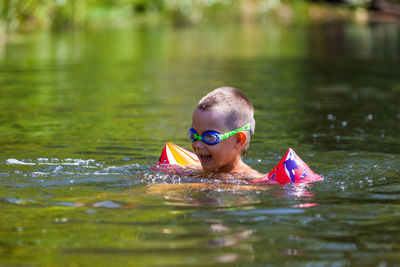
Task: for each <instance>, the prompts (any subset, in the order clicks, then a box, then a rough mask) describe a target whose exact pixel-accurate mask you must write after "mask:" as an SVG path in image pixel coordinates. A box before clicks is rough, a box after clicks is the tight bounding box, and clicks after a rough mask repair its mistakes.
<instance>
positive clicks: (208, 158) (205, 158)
mask: <svg viewBox="0 0 400 267" xmlns="http://www.w3.org/2000/svg"><path fill="white" fill-rule="evenodd" d="M199 158H200V160H201V162H204V163H207V162H209V161H211V158H212V156H211V155H210V154H205V155H200V157H199Z"/></svg>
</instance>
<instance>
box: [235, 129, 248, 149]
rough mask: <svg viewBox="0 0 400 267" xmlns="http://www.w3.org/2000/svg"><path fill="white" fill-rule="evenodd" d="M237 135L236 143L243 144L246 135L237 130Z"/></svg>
mask: <svg viewBox="0 0 400 267" xmlns="http://www.w3.org/2000/svg"><path fill="white" fill-rule="evenodd" d="M237 136H238V137H237V142H238V144H240V145H241V146H244V145H245V144H246V141H247V135H246V134H245V133H244V132H238V133H237Z"/></svg>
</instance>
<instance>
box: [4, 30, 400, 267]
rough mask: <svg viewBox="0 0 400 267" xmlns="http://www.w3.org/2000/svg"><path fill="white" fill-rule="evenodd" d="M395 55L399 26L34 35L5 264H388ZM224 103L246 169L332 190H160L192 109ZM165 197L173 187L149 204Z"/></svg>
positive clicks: (7, 190)
mask: <svg viewBox="0 0 400 267" xmlns="http://www.w3.org/2000/svg"><path fill="white" fill-rule="evenodd" d="M332 32H333V33H332ZM331 33H332V34H331ZM398 37H399V25H397V24H384V25H371V26H368V25H352V24H328V25H323V24H320V25H310V26H304V25H303V26H291V27H282V26H276V25H273V24H268V25H264V26H249V25H244V26H242V27H240V28H235V27H225V28H223V27H209V28H183V29H179V30H176V29H168V28H149V27H143V28H138V29H134V30H112V31H111V30H110V31H102V32H90V31H88V32H75V33H59V34H48V33H47V34H45V33H43V34H32V35H27V36H26V37H24V38H26V39H22V40H20V41H19V42H15V43H8V44H6V45H5V47H4V49H3V50H2V51H4V52H3V53H2V54H1V61H0V95H1V97H0V114H1V115H0V147H1V150H0V160H1V162H0V164H1V171H0V178H1V183H2V185H1V187H0V193H1V194H0V195H1V202H0V208H1V209H2V211H3V212H2V215H3V216H1V219H0V220H1V226H2V230H0V235H1V236H2V237H3V238H2V241H1V244H0V255H1V261H2V262H4V263H11V264H12V263H37V264H50V265H51V264H54V263H55V264H60V265H63V264H65V265H72V264H75V263H76V264H92V263H95V264H120V265H125V264H126V263H131V264H138V265H175V264H183V265H185V264H201V263H204V264H216V263H227V264H229V263H236V264H239V265H240V264H243V265H245V264H248V263H257V262H271V263H275V264H284V263H288V264H290V263H292V262H300V263H302V264H307V263H309V262H318V263H321V264H333V263H339V264H343V265H346V264H351V263H352V262H353V261H360V262H361V263H362V262H364V261H368V264H374V263H376V264H378V263H379V262H382V261H386V262H388V263H391V262H396V261H398V260H399V258H398V255H397V254H396V252H397V249H398V246H397V245H396V244H397V240H398V227H397V226H396V225H395V224H394V222H396V221H397V220H398V213H397V212H396V209H397V208H398V205H397V204H396V201H398V197H397V195H398V193H399V185H398V177H399V172H398V164H399V157H398V151H399V144H400V141H399V132H400V131H399V130H400V129H399V127H400V124H399V120H400V109H399V107H398V103H399V100H400V95H399V92H400V91H399V88H400V87H399V86H400V80H399V76H398V70H397V66H398V65H399V52H400V51H399V46H398V40H399V38H398ZM221 85H232V86H235V87H238V88H239V89H242V90H243V91H244V92H245V94H246V95H248V96H249V98H250V99H251V100H252V102H253V104H254V106H255V109H256V121H257V127H256V135H255V137H254V138H253V139H252V146H251V150H250V154H249V156H248V157H247V158H246V161H248V162H249V164H250V165H252V166H254V167H255V168H256V169H258V170H260V171H264V172H266V171H269V170H270V169H271V168H272V167H273V166H274V165H275V164H276V162H277V161H278V160H279V159H280V157H281V156H282V155H283V154H284V152H285V151H286V149H287V148H288V147H293V148H294V149H295V150H296V152H297V153H298V154H299V155H300V156H301V157H302V158H303V159H304V160H305V161H306V162H308V163H309V165H310V166H311V167H312V168H313V169H314V170H315V171H316V172H318V173H320V174H322V175H323V176H324V177H325V181H324V182H321V183H317V184H315V185H313V186H312V187H310V188H291V187H289V188H267V189H266V190H264V189H265V188H264V189H263V190H262V189H260V188H251V189H242V190H238V189H230V190H223V189H221V188H218V187H215V188H203V189H202V190H200V189H198V188H196V187H193V188H191V187H188V188H184V189H182V188H180V187H179V186H174V185H171V183H172V182H173V181H171V180H173V179H170V180H163V179H161V178H160V177H158V176H157V175H155V174H154V173H152V172H151V170H150V167H149V165H151V164H154V163H155V162H156V160H157V157H158V156H159V153H160V151H161V148H162V147H163V145H164V143H165V142H167V141H173V142H175V143H177V144H178V145H181V146H184V147H187V148H188V147H190V143H189V142H188V140H187V138H186V131H187V129H188V128H189V126H190V123H191V114H192V110H193V107H194V105H195V103H196V102H197V101H198V99H199V98H200V97H201V96H203V95H204V94H205V93H206V92H208V91H210V90H211V89H213V88H216V87H219V86H221ZM41 158H46V160H43V159H41ZM8 159H17V160H24V161H23V162H25V163H26V164H31V165H13V164H10V163H9V161H7V160H8ZM68 159H72V161H69V160H68ZM81 159H82V160H88V159H93V162H89V163H88V162H86V163H77V161H78V160H81ZM74 160H75V161H74ZM71 162H72V163H77V164H76V165H73V164H72V165H66V164H65V163H71ZM42 163H46V164H48V165H46V164H42ZM154 177H155V178H154ZM153 178H154V179H155V182H154V181H153ZM157 179H158V180H157ZM158 182H160V183H167V184H168V185H171V187H169V188H168V187H167V189H166V190H165V191H160V192H157V193H154V192H153V193H152V191H151V186H152V185H154V183H158ZM351 203H353V204H352V205H350V204H351ZM309 204H319V205H318V206H307V205H309ZM307 207H310V208H307ZM373 209H376V213H375V214H374V216H372V215H371V216H364V217H363V216H361V215H360V214H363V213H366V214H367V213H368V212H370V211H371V210H373ZM359 224H361V227H354V225H359ZM378 228H379V230H377V229H378ZM327 229H330V231H327ZM382 251H383V252H382ZM366 254H368V256H367V257H364V256H365V255H366ZM154 255H157V256H158V258H156V257H155V256H154Z"/></svg>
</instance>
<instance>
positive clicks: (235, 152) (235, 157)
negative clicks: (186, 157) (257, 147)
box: [192, 109, 242, 172]
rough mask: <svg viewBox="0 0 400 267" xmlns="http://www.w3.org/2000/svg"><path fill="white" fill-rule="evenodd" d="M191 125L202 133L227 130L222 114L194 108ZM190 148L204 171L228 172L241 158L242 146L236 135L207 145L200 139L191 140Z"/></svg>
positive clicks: (224, 131)
mask: <svg viewBox="0 0 400 267" xmlns="http://www.w3.org/2000/svg"><path fill="white" fill-rule="evenodd" d="M192 127H193V129H194V130H195V131H196V132H197V133H198V134H199V135H202V134H203V133H205V132H207V131H216V132H219V133H221V134H222V133H226V132H229V131H230V129H228V128H227V127H226V126H225V118H224V116H223V115H221V114H219V113H217V112H215V111H209V110H201V109H196V110H195V111H194V113H193V119H192ZM192 148H193V150H194V152H195V153H196V155H197V156H198V157H199V159H200V162H201V166H202V167H203V169H204V170H206V171H216V170H218V171H224V172H229V171H231V170H233V169H234V168H235V166H236V165H237V164H238V163H239V161H240V160H241V157H240V153H241V149H242V146H241V145H240V143H238V141H237V138H236V135H234V136H231V137H229V138H227V139H225V140H222V141H221V142H219V143H218V144H215V145H207V144H206V143H204V142H203V141H202V140H196V141H193V142H192Z"/></svg>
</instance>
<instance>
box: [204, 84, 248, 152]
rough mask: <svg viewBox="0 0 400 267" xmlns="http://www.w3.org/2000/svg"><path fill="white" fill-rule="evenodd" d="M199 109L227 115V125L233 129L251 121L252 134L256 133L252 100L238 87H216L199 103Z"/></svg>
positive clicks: (246, 146)
mask: <svg viewBox="0 0 400 267" xmlns="http://www.w3.org/2000/svg"><path fill="white" fill-rule="evenodd" d="M196 108H197V109H200V110H209V111H216V112H219V113H221V114H222V115H224V116H225V126H226V127H227V128H228V129H230V130H231V131H233V130H236V129H238V128H241V127H243V126H245V125H246V124H248V123H249V122H251V125H250V128H251V131H250V133H251V134H254V131H255V126H256V122H255V120H254V107H253V105H252V104H251V102H250V100H249V99H248V98H247V97H246V96H245V95H244V94H243V93H242V92H241V91H239V90H238V89H236V88H234V87H229V86H223V87H219V88H217V89H214V90H213V91H211V92H210V93H208V94H207V95H206V96H204V97H203V98H202V99H200V101H199V103H197V107H196ZM247 136H248V138H247V142H246V145H245V149H244V151H243V152H244V153H243V154H246V153H247V150H248V148H249V144H250V134H248V135H247Z"/></svg>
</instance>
